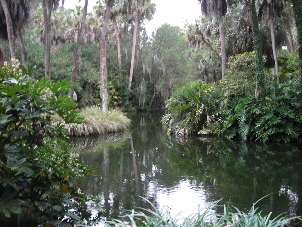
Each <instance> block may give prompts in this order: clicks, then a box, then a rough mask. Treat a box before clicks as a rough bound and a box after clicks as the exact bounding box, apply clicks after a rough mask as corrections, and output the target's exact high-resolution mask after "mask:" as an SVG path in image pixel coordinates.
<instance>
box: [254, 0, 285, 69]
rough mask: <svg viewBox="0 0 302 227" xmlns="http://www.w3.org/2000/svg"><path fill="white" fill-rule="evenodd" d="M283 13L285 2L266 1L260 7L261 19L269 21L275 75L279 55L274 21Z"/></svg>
mask: <svg viewBox="0 0 302 227" xmlns="http://www.w3.org/2000/svg"><path fill="white" fill-rule="evenodd" d="M282 11H283V0H264V1H262V2H261V4H260V7H259V17H260V18H261V19H262V20H264V21H267V23H268V25H269V28H270V31H271V42H272V49H273V56H274V62H275V74H276V75H278V71H279V69H278V68H279V66H278V54H277V49H276V38H275V27H274V20H275V19H276V18H278V17H281V13H282Z"/></svg>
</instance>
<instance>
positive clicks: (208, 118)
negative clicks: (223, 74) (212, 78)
mask: <svg viewBox="0 0 302 227" xmlns="http://www.w3.org/2000/svg"><path fill="white" fill-rule="evenodd" d="M220 104H221V95H220V92H219V89H218V88H217V87H216V85H215V84H205V83H204V82H203V81H202V80H198V81H196V82H191V83H189V84H188V85H187V86H185V87H183V88H181V89H179V90H176V91H175V92H174V93H173V94H172V96H171V98H170V99H169V100H168V102H167V105H166V108H167V113H166V114H165V116H164V117H163V119H162V123H163V125H164V127H165V128H166V129H167V131H168V133H170V134H173V133H180V131H182V133H184V134H197V133H198V132H199V131H200V130H202V129H204V128H207V127H208V126H209V125H210V124H211V122H215V121H216V119H217V115H218V114H219V112H220Z"/></svg>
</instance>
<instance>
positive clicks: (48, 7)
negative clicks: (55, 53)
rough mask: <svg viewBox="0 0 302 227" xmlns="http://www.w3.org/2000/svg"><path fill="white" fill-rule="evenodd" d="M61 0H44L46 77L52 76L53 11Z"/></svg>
mask: <svg viewBox="0 0 302 227" xmlns="http://www.w3.org/2000/svg"><path fill="white" fill-rule="evenodd" d="M59 2H60V0H42V6H43V16H44V64H45V66H44V67H45V73H44V75H45V78H50V49H51V12H52V10H53V9H56V8H57V7H58V6H59Z"/></svg>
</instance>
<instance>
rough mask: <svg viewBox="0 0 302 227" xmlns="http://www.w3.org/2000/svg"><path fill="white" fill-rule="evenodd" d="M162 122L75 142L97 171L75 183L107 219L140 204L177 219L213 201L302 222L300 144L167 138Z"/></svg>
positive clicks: (137, 121)
mask: <svg viewBox="0 0 302 227" xmlns="http://www.w3.org/2000/svg"><path fill="white" fill-rule="evenodd" d="M161 115H162V113H143V114H137V115H134V116H132V117H131V118H132V130H131V131H130V132H129V133H126V134H124V135H119V136H117V135H115V136H111V137H109V138H108V139H107V140H104V139H101V138H86V139H85V138H81V139H77V140H76V141H75V144H76V146H78V147H79V148H80V158H81V159H82V160H84V161H85V162H86V163H87V164H89V165H92V166H93V167H94V168H95V173H94V175H93V176H90V177H89V178H87V179H85V180H81V181H78V182H76V184H77V185H78V186H79V187H80V188H81V190H82V191H83V192H85V193H87V194H92V195H94V196H95V197H97V198H99V199H100V200H101V201H102V204H103V205H104V206H105V209H106V210H105V215H106V216H107V217H114V218H116V217H119V216H120V215H123V214H124V212H126V211H127V210H131V209H133V208H136V207H148V204H147V203H146V202H145V201H144V200H142V199H141V197H144V198H147V199H148V200H150V201H151V202H153V203H154V204H155V205H156V206H157V207H158V208H163V207H166V208H167V209H170V212H171V215H172V216H176V215H178V216H179V217H187V216H189V215H190V214H192V213H194V212H196V211H197V210H198V206H199V207H200V208H201V209H203V208H205V207H207V206H208V205H209V204H210V203H211V202H213V201H217V200H221V201H220V202H219V204H225V203H227V202H228V201H230V202H231V204H232V205H234V206H235V207H237V208H239V209H240V210H242V211H247V210H248V209H249V208H251V206H252V205H253V203H255V202H256V201H257V200H259V199H260V198H262V197H264V196H266V197H265V198H263V199H262V200H261V201H259V202H258V203H257V207H260V209H261V210H262V211H263V214H268V213H269V212H272V213H273V215H275V216H276V215H278V214H280V213H285V214H287V215H290V216H293V215H302V153H301V152H302V146H301V144H278V143H266V144H263V143H251V142H243V141H232V140H228V139H221V138H217V137H199V138H189V139H176V138H173V137H172V138H171V137H168V136H166V135H165V134H164V133H163V131H162V128H161V124H160V118H161ZM140 196H141V197H140ZM221 209H222V208H215V209H214V210H213V212H222V210H221Z"/></svg>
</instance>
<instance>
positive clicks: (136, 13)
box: [128, 0, 155, 91]
mask: <svg viewBox="0 0 302 227" xmlns="http://www.w3.org/2000/svg"><path fill="white" fill-rule="evenodd" d="M129 3H131V1H129ZM129 9H130V12H132V15H133V17H134V29H133V37H132V51H131V63H130V64H131V65H130V74H129V83H128V91H130V90H131V85H132V80H133V71H134V60H135V53H136V45H137V38H138V34H139V29H140V24H141V21H142V20H144V19H147V20H151V18H152V16H153V14H154V12H155V5H154V4H152V3H151V1H150V0H135V1H133V2H132V4H131V5H130V4H129Z"/></svg>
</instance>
